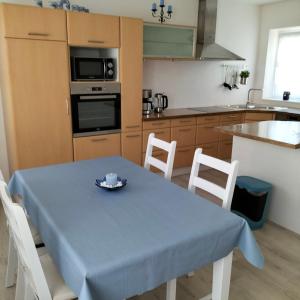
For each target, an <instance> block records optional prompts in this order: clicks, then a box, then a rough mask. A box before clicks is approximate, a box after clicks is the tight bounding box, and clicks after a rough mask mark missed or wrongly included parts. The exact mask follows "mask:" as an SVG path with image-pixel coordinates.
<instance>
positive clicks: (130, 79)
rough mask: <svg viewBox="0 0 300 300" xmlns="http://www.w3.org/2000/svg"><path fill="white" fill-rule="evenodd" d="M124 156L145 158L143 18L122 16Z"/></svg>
mask: <svg viewBox="0 0 300 300" xmlns="http://www.w3.org/2000/svg"><path fill="white" fill-rule="evenodd" d="M120 25H121V26H120V33H121V48H120V80H121V95H122V96H121V97H122V99H121V107H122V118H121V126H122V156H123V157H125V158H127V159H129V160H131V161H133V162H135V163H137V164H141V162H142V78H143V21H142V20H140V19H133V18H126V17H121V18H120Z"/></svg>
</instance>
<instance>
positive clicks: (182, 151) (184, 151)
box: [177, 149, 190, 153]
mask: <svg viewBox="0 0 300 300" xmlns="http://www.w3.org/2000/svg"><path fill="white" fill-rule="evenodd" d="M177 151H178V152H180V153H186V152H189V151H190V150H189V149H186V150H177Z"/></svg>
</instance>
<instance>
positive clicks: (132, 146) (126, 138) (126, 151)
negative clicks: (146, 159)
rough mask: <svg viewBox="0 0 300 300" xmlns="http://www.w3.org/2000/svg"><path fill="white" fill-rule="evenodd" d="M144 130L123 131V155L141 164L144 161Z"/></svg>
mask: <svg viewBox="0 0 300 300" xmlns="http://www.w3.org/2000/svg"><path fill="white" fill-rule="evenodd" d="M142 140H143V136H142V132H141V131H137V132H127V133H122V139H121V145H122V147H121V148H122V156H123V157H124V158H126V159H128V160H131V161H132V162H134V163H136V164H137V165H140V164H141V163H142Z"/></svg>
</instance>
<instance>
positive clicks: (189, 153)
mask: <svg viewBox="0 0 300 300" xmlns="http://www.w3.org/2000/svg"><path fill="white" fill-rule="evenodd" d="M194 153H195V146H189V147H180V148H177V149H176V153H175V160H174V168H184V167H191V166H192V164H193V158H194Z"/></svg>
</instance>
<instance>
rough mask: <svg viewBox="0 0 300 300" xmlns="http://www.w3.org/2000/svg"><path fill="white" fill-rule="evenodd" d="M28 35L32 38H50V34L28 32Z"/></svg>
mask: <svg viewBox="0 0 300 300" xmlns="http://www.w3.org/2000/svg"><path fill="white" fill-rule="evenodd" d="M28 35H31V36H49V33H43V32H28Z"/></svg>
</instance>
